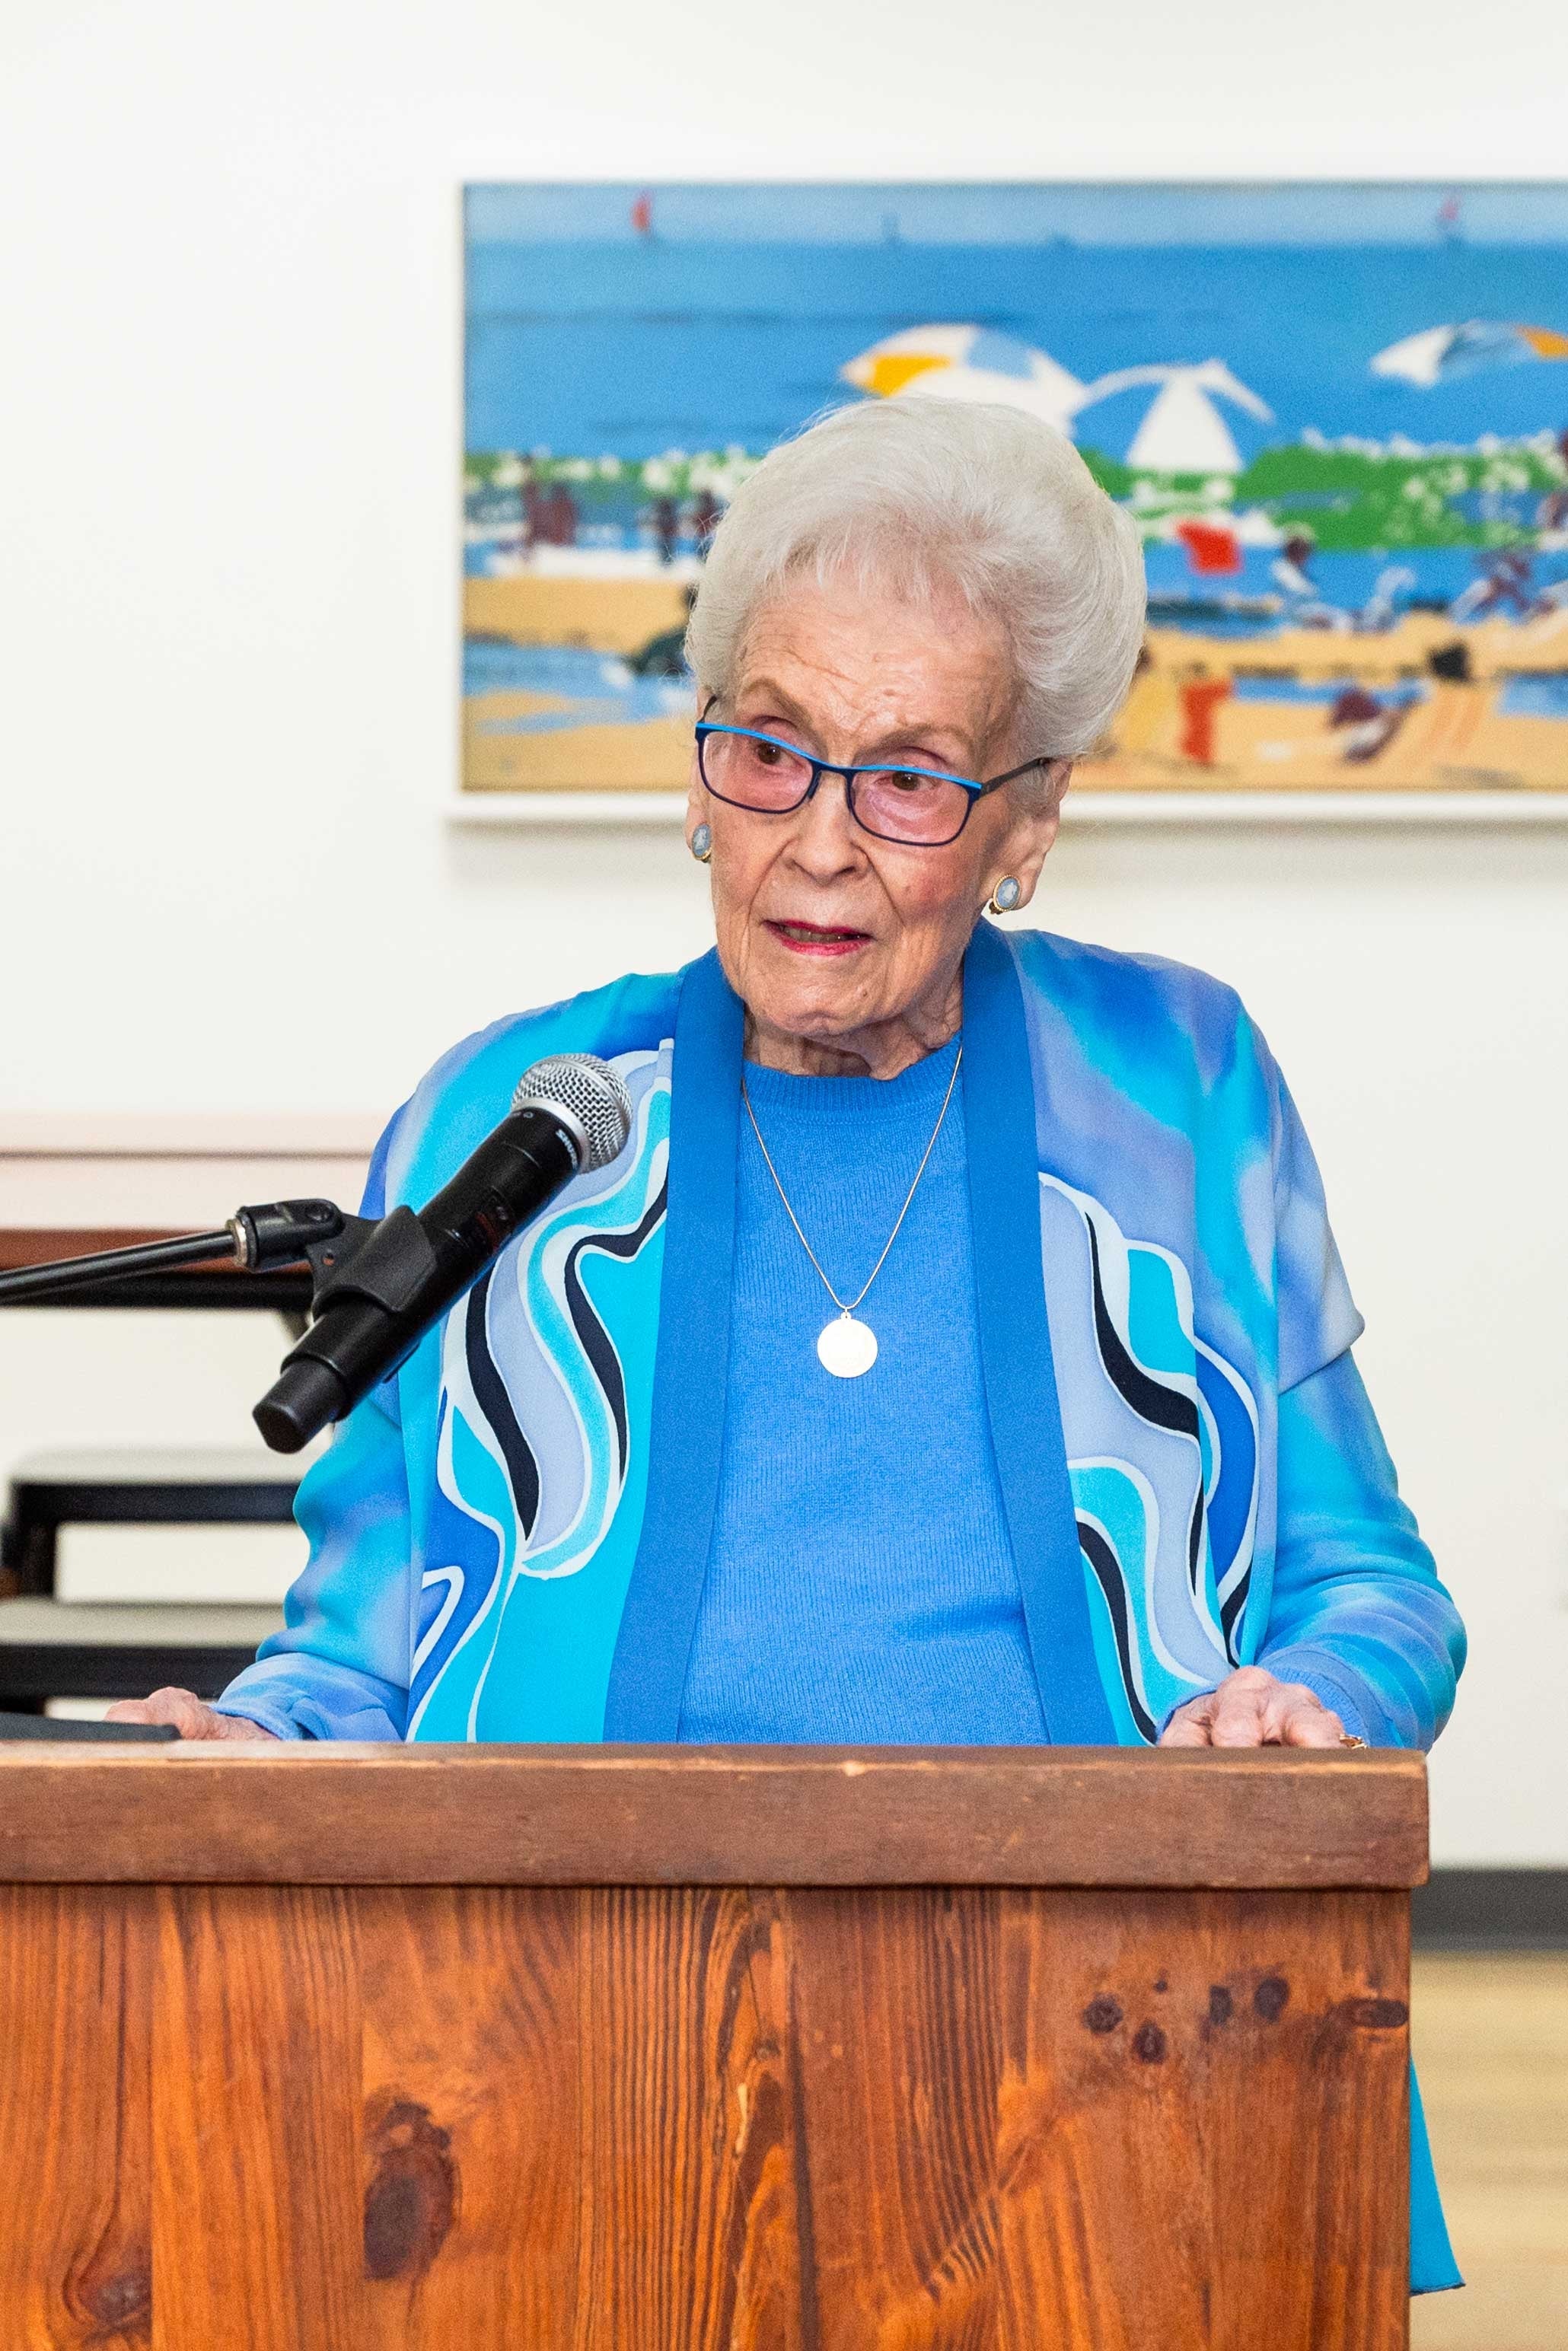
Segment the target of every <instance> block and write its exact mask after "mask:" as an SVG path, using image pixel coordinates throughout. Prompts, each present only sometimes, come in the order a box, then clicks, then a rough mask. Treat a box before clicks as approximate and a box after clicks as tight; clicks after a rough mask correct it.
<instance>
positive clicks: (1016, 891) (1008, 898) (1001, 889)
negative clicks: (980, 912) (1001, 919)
mask: <svg viewBox="0 0 1568 2351" xmlns="http://www.w3.org/2000/svg"><path fill="white" fill-rule="evenodd" d="M1022 896H1023V889H1022V885H1021V884H1020V883H1019V882H1018V880H1017V879H1016V878H1015V876H1014V875H1012V874H1011V873H1004V874H1003V876H1002V878H1001V880H1000V881H999V882H998V883H997V886H996V888H995V889H994V890H993V891H992V892H991V896H990V903H989V904H988V906H987V908H986V912H987V914H1011V913H1012V910H1013V908H1014V907H1015V906H1016V905H1017V904H1018V902H1019V899H1020V898H1021V897H1022Z"/></svg>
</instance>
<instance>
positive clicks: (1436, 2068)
mask: <svg viewBox="0 0 1568 2351" xmlns="http://www.w3.org/2000/svg"><path fill="white" fill-rule="evenodd" d="M1410 2014H1411V2032H1412V2037H1413V2041H1414V2045H1415V2056H1416V2068H1417V2070H1418V2072H1419V2074H1420V2076H1421V2095H1422V2098H1423V2101H1424V2103H1425V2105H1426V2110H1427V2126H1428V2128H1429V2129H1430V2131H1431V2134H1432V2153H1433V2157H1434V2159H1435V2161H1436V2163H1437V2178H1438V2180H1439V2182H1440V2184H1441V2187H1442V2190H1443V2204H1444V2209H1445V2210H1446V2211H1447V2213H1448V2228H1449V2232H1450V2234H1451V2235H1452V2237H1453V2240H1454V2251H1455V2252H1456V2254H1457V2255H1458V2263H1459V2267H1460V2269H1461V2270H1462V2271H1463V2272H1464V2273H1465V2276H1466V2279H1467V2281H1468V2283H1467V2284H1466V2286H1465V2288H1464V2291H1463V2292H1462V2293H1459V2294H1427V2295H1423V2297H1422V2298H1421V2299H1420V2301H1418V2302H1416V2304H1414V2306H1413V2309H1412V2314H1411V2330H1410V2339H1411V2344H1412V2346H1413V2351H1568V1953H1562V1954H1556V1953H1553V1954H1551V1955H1542V1956H1535V1955H1530V1956H1520V1957H1517V1958H1513V1957H1484V1958H1483V1957H1478V1958H1474V1959H1471V1958H1449V1957H1447V1956H1444V1957H1442V1958H1435V1957H1428V1958H1418V1959H1416V1968H1415V1990H1414V1994H1413V1998H1412V2001H1411V2010H1410Z"/></svg>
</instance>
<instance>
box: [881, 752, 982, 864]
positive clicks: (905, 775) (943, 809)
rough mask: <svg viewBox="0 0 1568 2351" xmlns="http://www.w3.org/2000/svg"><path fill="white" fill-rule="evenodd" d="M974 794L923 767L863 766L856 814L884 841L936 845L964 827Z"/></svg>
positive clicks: (949, 779)
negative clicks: (925, 772) (970, 796)
mask: <svg viewBox="0 0 1568 2351" xmlns="http://www.w3.org/2000/svg"><path fill="white" fill-rule="evenodd" d="M968 813H969V795H968V793H967V791H966V790H965V789H964V787H963V785H962V784H956V783H954V781H953V780H952V778H951V777H949V776H928V775H925V774H924V773H923V772H922V770H921V769H920V768H860V769H859V770H858V771H857V773H856V776H855V814H856V815H857V816H858V817H859V819H860V820H861V822H862V824H863V825H864V827H865V829H866V831H868V832H875V833H880V834H881V836H882V838H883V840H884V841H918V842H921V843H927V844H931V845H936V844H937V843H939V842H941V841H951V840H953V838H954V837H955V835H956V834H957V833H959V832H961V831H963V829H964V820H965V818H966V817H967V815H968Z"/></svg>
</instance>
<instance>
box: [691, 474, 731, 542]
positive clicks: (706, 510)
mask: <svg viewBox="0 0 1568 2351" xmlns="http://www.w3.org/2000/svg"><path fill="white" fill-rule="evenodd" d="M723 514H724V508H723V507H721V506H720V504H719V502H718V500H717V499H716V497H715V496H714V494H713V492H712V491H711V490H709V489H701V490H699V491H698V492H697V494H696V496H695V498H694V499H693V500H692V515H691V522H692V537H693V538H695V540H696V543H697V553H698V555H699V556H700V555H706V553H707V550H708V541H709V540H710V539H711V538H712V537H713V535H714V533H715V531H716V529H717V528H718V526H719V522H720V520H721V518H722V517H723Z"/></svg>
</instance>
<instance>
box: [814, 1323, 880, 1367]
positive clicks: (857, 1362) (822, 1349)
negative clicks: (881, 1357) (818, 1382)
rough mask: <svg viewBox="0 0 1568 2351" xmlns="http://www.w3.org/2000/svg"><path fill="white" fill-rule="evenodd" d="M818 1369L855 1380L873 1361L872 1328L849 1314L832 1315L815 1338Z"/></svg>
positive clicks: (873, 1338)
mask: <svg viewBox="0 0 1568 2351" xmlns="http://www.w3.org/2000/svg"><path fill="white" fill-rule="evenodd" d="M817 1353H818V1355H819V1357H820V1358H821V1365H822V1369H823V1370H824V1371H825V1372H831V1374H832V1375H833V1377H834V1379H836V1380H858V1379H859V1377H860V1375H861V1374H862V1372H869V1371H870V1369H871V1367H872V1365H873V1364H874V1363H875V1361H876V1332H874V1331H871V1330H868V1329H867V1327H866V1325H865V1324H864V1323H863V1322H856V1321H855V1318H854V1316H853V1315H852V1314H839V1315H836V1316H835V1317H834V1319H833V1321H832V1322H829V1323H827V1324H825V1325H824V1326H823V1330H822V1333H821V1337H820V1338H819V1339H818V1341H817Z"/></svg>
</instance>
